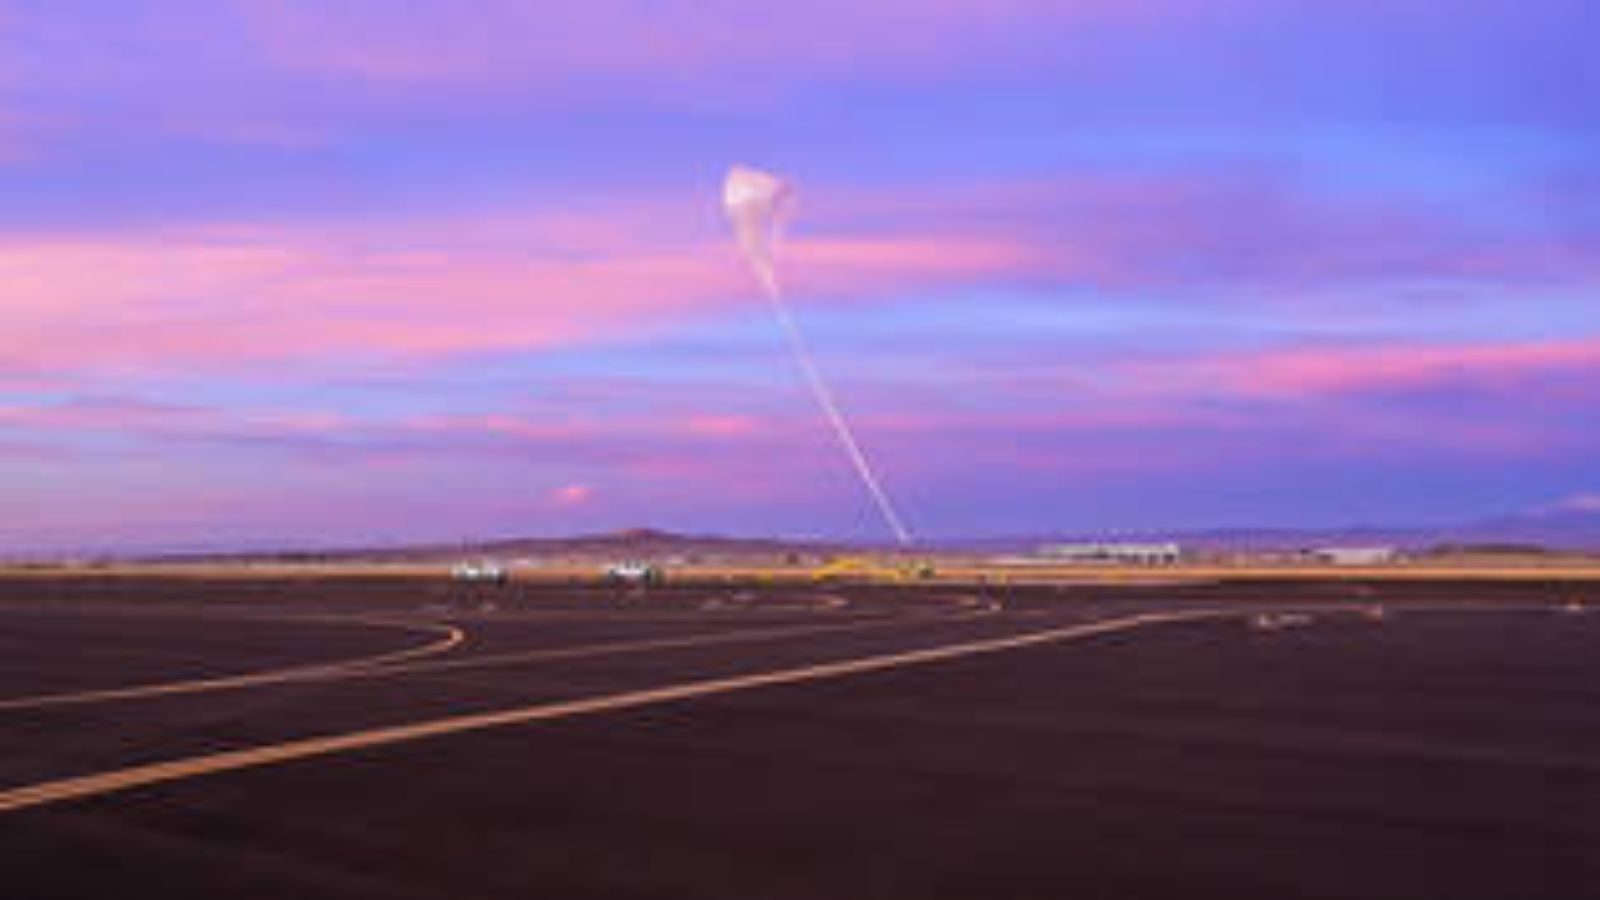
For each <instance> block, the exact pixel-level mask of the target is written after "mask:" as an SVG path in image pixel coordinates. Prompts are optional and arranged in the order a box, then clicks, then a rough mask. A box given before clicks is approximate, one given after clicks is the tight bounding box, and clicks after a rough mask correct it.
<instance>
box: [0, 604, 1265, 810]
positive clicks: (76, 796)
mask: <svg viewBox="0 0 1600 900" xmlns="http://www.w3.org/2000/svg"><path fill="white" fill-rule="evenodd" d="M1236 615H1238V612H1237V611H1227V610H1188V611H1183V612H1167V613H1145V614H1142V615H1135V616H1128V617H1125V618H1120V619H1105V620H1101V621H1098V622H1088V623H1082V624H1077V625H1070V626H1066V627H1062V628H1051V629H1046V630H1043V631H1034V632H1028V633H1025V634H1020V635H1012V636H1009V637H1003V638H989V639H985V640H976V641H964V642H960V643H955V644H946V645H944V646H941V647H931V648H924V649H921V650H909V651H902V652H899V653H888V654H882V655H878V656H868V657H861V658H857V659H849V660H842V661H838V662H829V663H819V664H815V665H809V666H800V667H797V668H789V669H778V670H775V671H771V672H757V673H753V674H748V675H735V676H732V677H727V678H712V679H705V680H700V681H690V682H685V683H682V684H675V685H669V686H666V687H659V688H647V689H644V690H638V691H628V692H624V693H620V694H607V695H604V696H600V697H589V698H585V699H581V700H568V701H560V702H555V703H540V704H536V705H534V706H525V707H520V708H515V709H507V710H500V711H497V712H488V713H477V714H473V715H463V716H451V717H447V718H442V719H433V720H429V721H424V722H415V723H412V724H409V725H397V726H390V727H386V728H373V729H368V730H364V731H356V732H350V733H348V734H338V735H329V736H325V737H315V738H304V739H301V740H294V741H287V742H284V743H280V744H268V745H263V746H259V747H249V748H246V749H242V750H229V751H224V752H221V753H211V754H206V755H204V756H194V757H189V758H186V759H175V760H169V761H166V762H158V763H149V764H145V765H138V766H131V767H129V768H125V769H116V770H113V771H109V772H98V773H95V774H92V775H81V776H77V777H73V778H62V779H57V780H54V781H45V782H39V783H37V784H31V785H26V786H24V787H19V788H12V789H10V790H7V791H3V792H0V812H12V811H15V810H20V809H27V808H30V807H36V806H45V805H48V804H53V803H63V802H67V801H71V800H82V799H86V798H89V797H98V796H102V795H105V794H111V793H117V792H120V791H127V790H132V789H134V788H140V787H147V786H150V785H155V784H163V783H166V782H173V781H182V780H186V779H189V778H197V777H200V776H204V775H214V774H219V773H223V772H233V771H238V770H240V769H250V768H258V767H261V766H269V765H275V764H277V763H284V762H290V761H293V760H299V759H309V758H313V757H321V756H331V755H334V754H338V753H349V752H352V751H356V750H365V749H369V748H373V747H383V746H388V745H392V744H400V743H406V742H410V741H417V740H423V739H426V738H432V737H441V736H444V735H450V734H459V733H462V732H470V731H481V730H484V729H488V728H499V727H503V726H507V725H521V724H526V723H530V722H544V721H550V720H554V719H565V718H570V717H573V716H583V715H594V714H598V713H608V712H620V711H623V710H629V709H638V708H641V707H647V706H654V705H658V704H663V703H677V702H682V701H686V700H693V699H696V698H700V697H711V696H716V695H720V694H730V693H734V692H737V691H746V690H753V689H757V688H764V687H774V686H778V685H787V684H802V683H806V682H812V681H823V680H827V679H834V678H844V677H848V676H851V675H862V674H867V673H870V672H881V671H885V670H889V669H897V668H902V667H905V666H916V665H926V664H929V663H936V662H942V661H945V660H950V659H957V658H960V657H965V656H976V655H979V654H988V653H997V652H1000V651H1004V650H1014V649H1018V648H1021V647H1030V646H1036V645H1040V644H1048V643H1052V642H1058V641H1066V640H1074V639H1079V638H1085V637H1092V636H1096V635H1102V634H1110V633H1112V632H1117V631H1128V630H1131V629H1136V628H1144V627H1148V626H1151V625H1161V624H1168V623H1173V622H1186V621H1194V620H1199V619H1206V618H1219V617H1226V616H1236Z"/></svg>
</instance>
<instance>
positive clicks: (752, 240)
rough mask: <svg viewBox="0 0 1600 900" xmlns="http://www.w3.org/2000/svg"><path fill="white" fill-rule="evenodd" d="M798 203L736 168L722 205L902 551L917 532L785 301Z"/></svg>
mask: <svg viewBox="0 0 1600 900" xmlns="http://www.w3.org/2000/svg"><path fill="white" fill-rule="evenodd" d="M793 201H794V191H793V189H792V188H791V187H790V186H789V184H788V183H787V182H785V181H784V180H783V179H781V178H779V177H777V176H776V175H771V174H769V173H766V172H761V171H757V170H755V169H749V168H745V167H744V166H734V167H733V168H732V169H730V170H728V179H727V181H726V182H725V183H724V185H723V192H722V202H723V206H724V207H725V208H726V210H727V213H728V218H729V220H731V221H732V222H733V229H734V232H735V234H736V235H737V236H738V239H739V248H740V249H741V250H742V251H744V256H745V259H746V260H748V261H749V263H750V267H751V268H752V269H754V270H755V273H756V277H757V278H758V279H760V280H761V286H762V287H763V288H765V291H766V295H767V300H768V301H769V302H770V303H771V304H772V311H773V313H774V314H775V315H776V316H777V318H778V323H779V324H780V325H781V326H782V327H783V333H784V337H785V338H787V339H788V341H789V349H790V350H791V351H792V352H793V353H794V358H795V361H796V362H797V363H798V364H799V366H800V371H801V373H802V374H804V375H805V379H806V384H807V385H809V386H810V388H811V394H812V396H813V397H815V398H816V401H817V406H819V407H821V409H822V414H823V415H824V416H825V417H826V418H827V420H828V422H829V424H831V425H832V426H833V431H834V434H836V435H838V438H839V443H840V444H841V445H842V446H843V447H844V452H845V455H846V456H848V457H850V462H851V464H852V465H853V466H855V470H856V474H857V475H860V476H861V483H862V484H863V485H865V486H866V488H867V493H868V494H870V495H871V496H872V501H873V503H875V504H876V505H877V507H878V512H879V513H880V514H881V515H882V516H883V521H884V524H886V525H888V526H889V530H890V531H891V532H893V533H894V537H895V540H896V541H898V542H899V543H900V545H901V546H906V545H909V544H910V543H911V533H910V532H909V531H907V530H906V527H905V524H904V523H903V522H902V521H901V519H900V514H899V513H898V512H896V511H895V508H894V504H893V503H892V502H891V501H890V500H889V493H888V492H887V491H885V490H884V488H883V484H882V482H880V481H879V480H878V475H877V473H876V472H875V471H873V468H872V463H871V461H870V460H868V458H867V454H866V452H865V451H864V450H862V449H861V444H860V443H859V442H858V441H857V440H856V436H855V432H854V431H853V430H852V429H851V428H850V422H849V420H848V419H846V418H845V416H844V412H843V411H841V410H840V409H839V404H838V403H837V402H836V401H835V400H834V397H833V390H832V389H831V388H829V387H828V382H827V381H826V380H825V379H824V378H823V377H822V370H821V369H820V368H818V367H817V362H816V360H815V359H814V358H813V357H812V355H811V347H810V345H809V344H808V343H807V342H806V338H805V334H804V333H803V332H802V331H801V330H800V324H799V323H798V322H796V321H795V318H794V314H793V313H792V312H790V310H789V304H788V302H787V301H786V300H785V299H784V296H783V288H782V287H781V286H780V285H779V284H778V276H777V272H776V270H775V268H774V267H773V263H772V248H773V244H775V243H776V242H777V239H778V234H779V231H780V230H781V228H782V225H783V217H784V216H785V214H786V213H787V212H788V210H789V208H790V206H791V205H792V204H793Z"/></svg>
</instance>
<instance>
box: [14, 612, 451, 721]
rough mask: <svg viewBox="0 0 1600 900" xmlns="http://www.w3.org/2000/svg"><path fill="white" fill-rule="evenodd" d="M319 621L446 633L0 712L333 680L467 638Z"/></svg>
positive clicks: (44, 697)
mask: <svg viewBox="0 0 1600 900" xmlns="http://www.w3.org/2000/svg"><path fill="white" fill-rule="evenodd" d="M296 621H302V622H304V621H311V622H315V621H319V620H316V619H299V620H296ZM320 621H334V622H341V623H351V624H358V625H385V626H390V627H395V628H406V629H410V630H412V631H429V632H434V633H438V634H442V635H444V636H443V637H441V638H439V639H438V640H436V641H430V642H428V643H426V644H423V645H422V646H420V647H408V648H406V649H404V650H394V651H390V652H387V653H379V654H377V655H374V656H360V657H355V658H351V659H341V660H333V661H331V662H325V663H311V664H307V665H300V666H291V667H289V668H286V669H271V670H268V671H263V672H248V673H245V674H243V675H223V676H218V677H215V678H197V679H193V680H189V681H166V682H158V683H155V684H136V685H130V686H128V687H118V688H100V689H96V690H88V691H74V692H71V693H62V694H38V695H35V696H32V697H15V698H12V699H9V700H5V699H0V712H8V711H12V710H19V709H42V708H45V707H52V706H75V705H80V704H86V703H101V702H105V701H109V700H132V699H136V698H143V697H170V696H173V695H176V694H197V693H201V692H204V691H218V690H225V689H229V688H245V687H256V686H259V685H265V684H283V683H285V682H291V681H308V680H315V679H320V678H324V677H337V676H339V675H343V674H347V673H350V674H353V673H355V672H358V671H365V670H366V669H368V668H371V667H375V666H385V665H393V664H394V663H401V662H405V661H407V660H413V659H418V658H420V657H424V656H434V655H437V654H440V653H444V652H445V651H447V650H452V649H454V648H455V647H457V646H459V645H460V644H461V643H462V642H463V641H465V640H466V639H467V634H466V632H465V631H462V630H461V629H460V628H457V627H455V626H454V625H446V624H443V623H435V622H403V621H395V620H391V619H382V620H377V619H328V620H320Z"/></svg>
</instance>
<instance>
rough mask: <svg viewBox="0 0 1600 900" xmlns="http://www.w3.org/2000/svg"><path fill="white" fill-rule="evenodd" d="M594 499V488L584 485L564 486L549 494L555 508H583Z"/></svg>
mask: <svg viewBox="0 0 1600 900" xmlns="http://www.w3.org/2000/svg"><path fill="white" fill-rule="evenodd" d="M593 499H594V488H592V487H590V486H588V485H586V484H566V485H562V486H561V487H558V488H556V489H555V490H553V491H551V492H550V502H551V503H552V504H554V505H556V506H584V505H586V504H588V503H589V501H591V500H593Z"/></svg>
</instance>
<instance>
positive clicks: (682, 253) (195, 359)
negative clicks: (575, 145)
mask: <svg viewBox="0 0 1600 900" xmlns="http://www.w3.org/2000/svg"><path fill="white" fill-rule="evenodd" d="M632 216H633V213H631V212H628V211H624V213H623V214H622V215H620V216H618V217H616V218H615V219H612V218H609V217H607V216H606V215H604V214H600V215H599V216H596V217H591V218H588V219H573V218H572V217H570V216H566V217H562V218H559V219H556V220H553V221H544V220H542V219H540V218H538V217H534V218H531V219H529V220H528V221H526V222H523V223H520V224H517V225H513V226H507V225H506V224H505V223H503V222H502V223H498V224H497V225H496V228H498V229H500V230H498V231H497V230H494V229H480V230H479V231H477V232H474V230H473V223H467V225H466V227H465V228H464V229H463V228H462V226H460V225H459V224H458V223H455V222H439V223H437V224H435V225H433V226H431V227H426V228H421V229H413V230H409V231H400V230H395V229H386V228H383V227H374V226H359V225H351V226H346V227H335V226H327V227H322V228H315V229H313V228H304V229H297V228H242V229H231V228H212V229H197V230H189V231H184V230H177V231H174V232H172V233H166V234H158V235H130V236H125V237H119V236H104V237H99V236H95V237H90V236H85V237H76V238H72V239H63V238H48V237H42V238H25V237H24V238H18V237H11V238H0V311H3V315H4V316H5V321H6V328H5V329H4V331H3V332H0V356H3V357H4V358H6V359H7V361H8V365H10V366H21V367H29V368H32V369H38V370H43V371H52V370H53V371H60V370H62V369H66V370H74V369H90V370H93V369H98V368H120V367H127V366H132V367H140V368H149V369H157V370H161V369H181V368H185V367H190V366H196V365H200V366H208V367H215V366H219V365H222V366H231V365H240V364H250V363H260V362H264V361H273V360H285V359H301V360H304V359H338V358H351V357H354V358H372V357H402V358H427V357H436V356H440V355H446V354H452V353H461V352H474V351H489V350H526V349H541V348H549V347H559V346H567V345H571V344H573V343H580V342H586V341H604V340H606V339H608V337H610V336H612V335H615V334H617V333H627V334H633V333H637V332H639V331H641V330H643V331H648V330H651V329H660V328H667V327H672V326H673V325H674V324H675V323H676V322H678V321H680V320H681V319H682V317H684V316H687V315H699V314H705V313H708V312H714V311H718V310H725V309H731V308H737V307H738V306H740V305H741V304H748V303H750V302H752V300H753V299H754V297H755V296H756V288H755V285H754V282H753V281H752V280H751V279H750V276H749V274H748V273H747V272H746V271H744V269H743V266H742V264H741V263H740V262H739V260H738V259H737V258H736V257H735V255H734V254H733V252H732V250H731V249H730V248H729V247H728V246H727V243H726V241H725V240H724V239H723V237H722V235H721V234H720V233H718V234H716V235H715V236H714V237H711V236H708V237H707V238H706V239H705V240H702V241H698V242H694V243H682V242H678V243H676V244H674V243H672V242H670V241H658V240H656V239H655V238H654V237H652V236H650V235H643V234H639V233H636V232H633V231H631V230H630V229H631V228H632V226H631V225H629V224H628V220H629V219H630V218H631V217H632ZM463 231H465V233H466V235H467V236H466V237H463ZM791 249H792V254H791V256H792V261H793V268H794V269H795V270H796V271H803V272H804V273H805V275H806V278H805V279H804V281H805V284H806V285H807V286H808V287H809V288H812V289H816V290H819V291H823V292H831V293H837V292H841V291H846V292H860V291H863V290H867V291H871V290H882V289H890V288H899V287H904V286H906V285H916V284H933V283H937V282H939V281H941V280H947V279H972V278H979V277H982V276H983V275H984V274H985V273H993V272H1000V271H1004V270H1006V269H1007V268H1009V267H1010V266H1012V265H1014V264H1015V263H1016V261H1017V260H1018V257H1019V253H1018V251H1017V250H1016V249H1014V248H1011V247H1008V246H1006V245H1005V244H1003V243H998V242H993V241H981V240H974V239H969V238H962V237H957V236H917V235H904V236H893V235H891V236H884V237H876V238H861V239H818V240H815V241H807V240H801V241H797V242H795V244H794V245H793V247H792V248H791Z"/></svg>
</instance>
